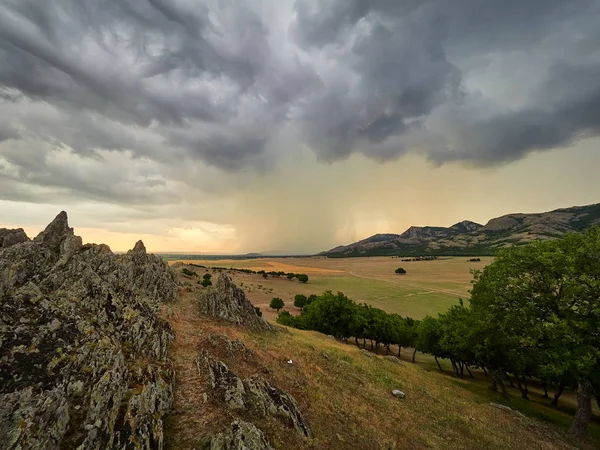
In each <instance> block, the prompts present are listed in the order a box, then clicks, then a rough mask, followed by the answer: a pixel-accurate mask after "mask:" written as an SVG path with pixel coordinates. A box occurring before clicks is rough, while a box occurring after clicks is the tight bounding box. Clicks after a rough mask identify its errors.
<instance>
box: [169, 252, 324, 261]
mask: <svg viewBox="0 0 600 450" xmlns="http://www.w3.org/2000/svg"><path fill="white" fill-rule="evenodd" d="M157 255H158V256H160V257H161V258H163V259H166V260H173V259H186V260H194V259H195V260H204V261H219V260H223V259H232V260H236V261H238V260H243V259H261V258H304V257H309V256H312V255H277V256H269V255H260V254H248V255H188V254H182V253H157Z"/></svg>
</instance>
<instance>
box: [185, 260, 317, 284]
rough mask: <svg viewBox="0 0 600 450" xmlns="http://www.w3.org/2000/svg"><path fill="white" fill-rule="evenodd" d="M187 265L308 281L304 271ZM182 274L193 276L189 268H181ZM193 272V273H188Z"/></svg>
mask: <svg viewBox="0 0 600 450" xmlns="http://www.w3.org/2000/svg"><path fill="white" fill-rule="evenodd" d="M188 266H193V267H198V268H200V269H206V270H209V269H210V270H213V271H219V272H221V271H223V270H227V271H232V272H241V273H247V274H252V275H257V274H258V275H262V276H263V278H268V276H269V275H271V276H272V277H276V278H279V277H283V276H285V277H286V278H287V279H288V280H292V279H294V278H297V279H298V281H300V282H301V283H307V282H308V275H306V274H305V273H293V272H283V271H279V272H276V271H271V272H266V271H264V270H250V269H240V268H236V267H229V268H227V267H213V266H203V265H200V264H193V263H189V264H188ZM182 272H183V274H184V275H187V276H195V272H192V271H190V270H189V269H185V268H184V269H183V271H182ZM190 273H191V274H194V275H190Z"/></svg>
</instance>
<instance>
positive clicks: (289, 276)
mask: <svg viewBox="0 0 600 450" xmlns="http://www.w3.org/2000/svg"><path fill="white" fill-rule="evenodd" d="M285 276H286V277H287V279H288V280H291V279H292V278H294V277H295V276H296V274H295V273H292V272H290V273H287V274H286V275H285Z"/></svg>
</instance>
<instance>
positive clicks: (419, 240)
mask: <svg viewBox="0 0 600 450" xmlns="http://www.w3.org/2000/svg"><path fill="white" fill-rule="evenodd" d="M593 225H600V203H595V204H592V205H584V206H572V207H568V208H559V209H555V210H552V211H548V212H543V213H509V214H504V215H502V216H499V217H494V218H492V219H490V220H489V221H488V222H487V223H486V224H485V225H481V224H479V223H476V222H472V221H470V220H463V221H461V222H457V223H455V224H454V225H452V226H450V227H439V226H411V227H409V228H408V229H407V230H406V231H404V232H403V233H401V234H395V233H378V234H374V235H373V236H370V237H368V238H366V239H362V240H360V241H357V242H354V243H352V244H348V245H340V246H337V247H334V248H332V249H330V250H327V251H324V252H321V253H319V255H322V256H328V257H337V258H344V257H356V256H422V255H436V256H462V255H473V256H475V255H477V256H484V255H489V256H493V255H495V254H496V252H497V251H498V250H499V249H501V248H504V247H509V246H512V245H522V244H526V243H528V242H531V241H533V240H540V239H553V238H557V237H559V236H562V235H563V234H565V233H569V232H580V231H583V230H585V229H586V228H588V227H590V226H593Z"/></svg>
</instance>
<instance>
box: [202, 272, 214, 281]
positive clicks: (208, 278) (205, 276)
mask: <svg viewBox="0 0 600 450" xmlns="http://www.w3.org/2000/svg"><path fill="white" fill-rule="evenodd" d="M202 278H203V279H205V280H210V279H211V278H212V275H211V274H210V273H205V274H204V276H203V277H202Z"/></svg>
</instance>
